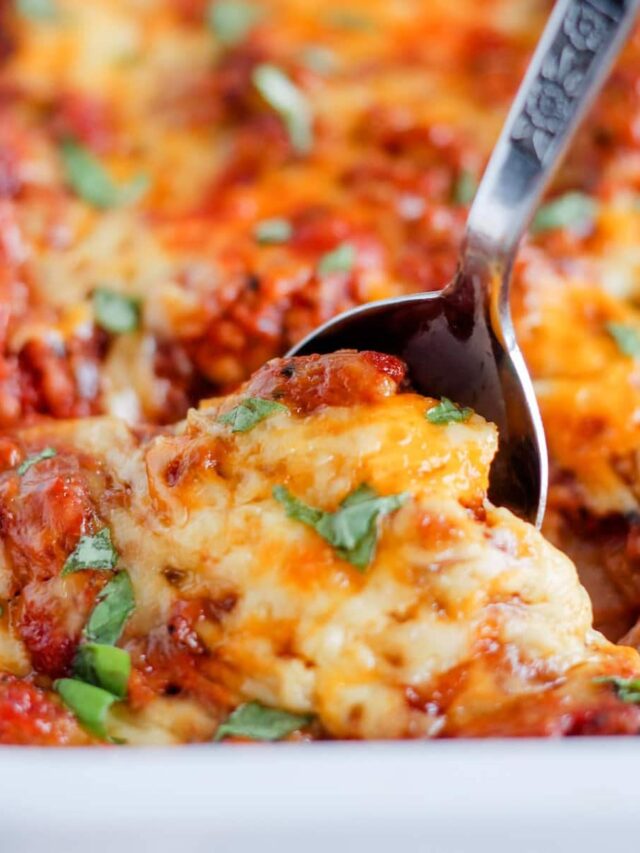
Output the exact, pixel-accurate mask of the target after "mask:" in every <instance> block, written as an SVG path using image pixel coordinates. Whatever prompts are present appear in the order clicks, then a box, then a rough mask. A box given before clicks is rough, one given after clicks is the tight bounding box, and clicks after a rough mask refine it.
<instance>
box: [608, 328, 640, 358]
mask: <svg viewBox="0 0 640 853" xmlns="http://www.w3.org/2000/svg"><path fill="white" fill-rule="evenodd" d="M606 329H607V332H609V334H610V335H611V337H612V338H613V339H614V341H615V342H616V344H617V345H618V349H619V350H620V352H621V353H622V354H623V355H628V356H631V358H638V357H640V331H638V330H637V329H634V328H633V326H627V325H626V324H625V323H607V325H606Z"/></svg>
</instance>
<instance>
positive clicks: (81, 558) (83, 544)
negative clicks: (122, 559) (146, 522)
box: [61, 527, 118, 575]
mask: <svg viewBox="0 0 640 853" xmlns="http://www.w3.org/2000/svg"><path fill="white" fill-rule="evenodd" d="M117 563H118V552H117V551H116V549H115V548H114V546H113V542H112V541H111V531H110V530H109V528H108V527H103V528H102V530H99V531H98V532H97V533H94V534H93V536H81V537H80V541H79V542H78V544H77V545H76V547H75V548H74V550H73V551H72V552H71V554H69V556H68V557H67V560H66V562H65V564H64V566H63V568H62V572H61V574H62V575H69V574H71V572H79V571H81V570H82V569H99V570H103V571H106V570H109V571H110V570H111V569H113V568H115V567H116V565H117Z"/></svg>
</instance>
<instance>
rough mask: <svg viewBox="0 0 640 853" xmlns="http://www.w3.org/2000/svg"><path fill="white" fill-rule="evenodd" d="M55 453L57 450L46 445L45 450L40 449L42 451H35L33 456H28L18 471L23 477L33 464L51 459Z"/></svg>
mask: <svg viewBox="0 0 640 853" xmlns="http://www.w3.org/2000/svg"><path fill="white" fill-rule="evenodd" d="M55 455H56V451H55V450H54V449H53V447H45V448H44V450H41V451H40V453H34V454H33V455H32V456H27V458H26V459H25V460H24V461H23V462H21V463H20V465H18V468H17V473H18V474H19V476H20V477H22V475H23V474H26V473H27V471H28V470H29V468H31V466H32V465H35V464H36V463H37V462H42V460H43V459H51V458H52V457H53V456H55Z"/></svg>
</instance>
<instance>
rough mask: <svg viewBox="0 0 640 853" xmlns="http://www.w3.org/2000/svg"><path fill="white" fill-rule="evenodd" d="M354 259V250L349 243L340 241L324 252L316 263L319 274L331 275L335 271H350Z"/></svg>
mask: <svg viewBox="0 0 640 853" xmlns="http://www.w3.org/2000/svg"><path fill="white" fill-rule="evenodd" d="M355 260H356V250H355V249H354V247H353V246H352V245H351V243H341V244H340V245H339V246H336V248H335V249H332V250H331V251H330V252H327V253H326V254H324V255H323V256H322V257H321V258H320V261H319V263H318V272H319V273H320V275H331V274H332V273H336V272H351V270H352V268H353V265H354V263H355Z"/></svg>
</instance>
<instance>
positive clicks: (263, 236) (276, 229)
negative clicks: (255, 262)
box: [253, 217, 293, 244]
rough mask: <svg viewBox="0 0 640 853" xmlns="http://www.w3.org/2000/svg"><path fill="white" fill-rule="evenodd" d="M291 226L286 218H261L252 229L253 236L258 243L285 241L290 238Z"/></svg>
mask: <svg viewBox="0 0 640 853" xmlns="http://www.w3.org/2000/svg"><path fill="white" fill-rule="evenodd" d="M292 233H293V228H292V227H291V223H290V222H289V221H288V220H287V219H281V218H279V217H275V218H273V219H263V220H262V222H258V223H257V225H256V227H255V228H254V229H253V236H254V237H255V238H256V240H257V241H258V243H267V244H269V243H286V242H287V240H290V239H291V235H292Z"/></svg>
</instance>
